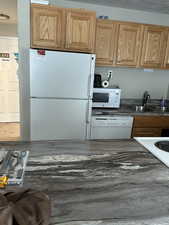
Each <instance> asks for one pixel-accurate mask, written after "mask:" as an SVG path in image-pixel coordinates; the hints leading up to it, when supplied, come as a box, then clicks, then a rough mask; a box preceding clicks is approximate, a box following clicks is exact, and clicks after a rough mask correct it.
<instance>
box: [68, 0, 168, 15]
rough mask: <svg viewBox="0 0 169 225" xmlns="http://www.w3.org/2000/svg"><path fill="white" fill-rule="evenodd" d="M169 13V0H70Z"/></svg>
mask: <svg viewBox="0 0 169 225" xmlns="http://www.w3.org/2000/svg"><path fill="white" fill-rule="evenodd" d="M69 1H76V2H85V3H93V4H99V5H104V6H112V7H119V8H126V9H136V10H143V11H147V12H158V13H165V14H169V0H69Z"/></svg>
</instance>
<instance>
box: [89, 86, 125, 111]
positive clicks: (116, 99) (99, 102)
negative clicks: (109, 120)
mask: <svg viewBox="0 0 169 225" xmlns="http://www.w3.org/2000/svg"><path fill="white" fill-rule="evenodd" d="M120 95H121V90H120V89H113V88H93V107H95V108H100V107H101V108H119V107H120Z"/></svg>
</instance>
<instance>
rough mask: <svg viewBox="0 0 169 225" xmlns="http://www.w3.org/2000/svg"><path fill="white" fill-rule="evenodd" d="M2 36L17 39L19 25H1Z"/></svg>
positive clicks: (0, 33)
mask: <svg viewBox="0 0 169 225" xmlns="http://www.w3.org/2000/svg"><path fill="white" fill-rule="evenodd" d="M0 36H5V37H17V25H16V24H3V23H0Z"/></svg>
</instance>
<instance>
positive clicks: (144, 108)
mask: <svg viewBox="0 0 169 225" xmlns="http://www.w3.org/2000/svg"><path fill="white" fill-rule="evenodd" d="M135 110H136V112H143V113H145V112H152V113H153V112H154V113H162V112H169V110H168V108H166V107H163V108H160V107H157V106H155V105H151V106H142V105H136V108H135Z"/></svg>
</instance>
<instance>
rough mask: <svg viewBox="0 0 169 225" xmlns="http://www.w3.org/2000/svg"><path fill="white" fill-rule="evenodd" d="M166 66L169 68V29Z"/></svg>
mask: <svg viewBox="0 0 169 225" xmlns="http://www.w3.org/2000/svg"><path fill="white" fill-rule="evenodd" d="M164 68H166V69H169V31H168V38H167V48H166V52H165V60H164Z"/></svg>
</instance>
